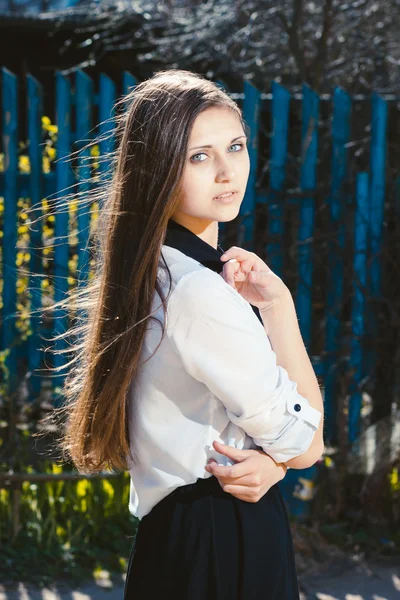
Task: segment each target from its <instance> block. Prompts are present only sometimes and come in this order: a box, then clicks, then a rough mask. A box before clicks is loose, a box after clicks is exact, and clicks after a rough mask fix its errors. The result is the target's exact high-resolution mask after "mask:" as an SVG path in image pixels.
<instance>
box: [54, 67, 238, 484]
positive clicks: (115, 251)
mask: <svg viewBox="0 0 400 600" xmlns="http://www.w3.org/2000/svg"><path fill="white" fill-rule="evenodd" d="M216 106H217V107H225V108H229V109H231V110H232V111H234V112H235V113H236V114H237V115H238V116H239V118H240V120H241V123H242V126H243V129H244V130H245V131H246V124H245V122H244V120H243V118H242V114H241V111H240V108H239V107H238V106H237V104H236V103H235V102H234V101H233V100H232V99H231V98H230V97H229V96H228V94H227V93H226V92H225V91H224V90H222V89H220V88H219V87H218V86H217V85H216V84H215V83H213V82H211V81H209V80H207V79H205V78H204V77H202V76H200V75H198V74H195V73H192V72H190V71H184V70H165V71H160V72H158V73H156V74H155V75H154V76H153V77H151V78H150V79H148V80H145V81H143V82H142V83H140V84H138V85H137V86H136V87H134V88H133V89H132V91H131V92H130V93H129V94H127V95H126V96H124V97H123V98H121V99H120V100H118V102H117V103H116V105H115V107H116V113H117V116H116V121H117V127H116V132H115V136H116V137H115V141H116V146H115V148H116V149H115V151H114V152H113V154H112V161H111V177H110V178H109V183H108V184H107V185H104V186H103V185H102V187H101V189H100V192H99V190H97V191H96V194H97V196H96V199H97V200H99V205H100V211H99V218H98V226H97V230H96V232H95V234H94V236H93V241H94V246H93V249H94V255H95V273H94V276H93V277H92V279H90V278H89V280H87V281H85V282H84V284H83V285H80V286H77V287H76V288H74V289H73V290H72V291H70V292H69V294H68V297H67V298H65V299H64V300H62V301H59V302H58V303H54V304H53V305H52V308H53V309H54V308H57V309H59V308H60V307H61V308H63V307H64V308H67V307H68V308H69V309H70V305H71V303H72V304H74V307H75V308H76V315H75V316H74V319H70V326H69V329H68V331H66V332H63V333H61V334H58V335H57V336H54V337H53V338H51V339H52V340H54V341H57V340H62V339H64V341H66V340H67V339H68V338H69V339H70V340H69V342H68V344H69V346H68V348H65V347H64V348H62V349H60V350H55V351H54V352H55V353H57V352H60V353H63V352H64V353H68V354H70V353H71V355H72V359H71V360H70V361H69V362H67V363H65V364H64V365H63V369H65V368H67V375H66V377H65V380H64V384H63V388H62V392H61V396H62V398H63V404H62V406H61V407H60V408H58V409H55V412H57V414H62V415H63V416H66V418H65V421H64V422H63V426H62V428H61V430H62V434H61V438H60V442H59V443H60V448H61V450H62V453H63V457H64V458H67V459H68V460H72V462H73V463H74V465H75V466H76V468H77V469H78V470H79V471H80V472H85V473H95V472H99V471H100V470H103V469H126V468H127V457H128V456H129V457H130V459H131V460H132V461H133V462H135V456H134V455H133V453H132V445H131V444H130V440H129V431H128V402H130V401H131V398H130V397H129V400H128V393H127V392H128V388H129V386H130V383H131V381H132V380H133V378H135V376H136V374H137V372H138V368H139V367H140V361H139V359H140V355H141V350H142V345H143V341H144V337H145V332H146V320H147V319H148V318H149V317H150V318H154V319H155V317H152V316H151V315H150V314H149V313H150V311H151V305H152V301H153V296H154V293H155V291H156V292H157V294H158V295H159V296H160V298H161V300H162V305H163V309H164V310H165V309H166V301H167V299H168V296H167V298H165V297H163V294H162V289H161V285H160V282H159V281H158V279H157V274H158V268H159V261H160V258H161V248H162V244H163V243H164V240H165V235H166V228H167V224H168V219H169V218H170V217H171V215H172V214H173V213H174V211H175V210H176V208H177V207H178V205H179V199H180V184H181V180H182V174H183V170H184V166H185V160H186V156H187V148H188V140H189V135H190V132H191V129H192V126H193V123H194V121H195V119H196V117H197V116H198V115H199V114H200V113H201V112H202V111H204V110H205V109H207V108H210V107H216ZM118 110H119V112H118ZM99 193H100V195H101V197H99ZM92 200H93V198H92V199H91V201H92ZM165 266H166V265H165ZM166 270H167V272H168V275H169V281H170V289H171V278H170V273H169V271H168V267H166ZM168 295H169V293H168ZM161 325H162V337H163V336H164V334H165V330H164V326H163V324H161ZM55 370H57V369H55ZM53 418H54V414H53Z"/></svg>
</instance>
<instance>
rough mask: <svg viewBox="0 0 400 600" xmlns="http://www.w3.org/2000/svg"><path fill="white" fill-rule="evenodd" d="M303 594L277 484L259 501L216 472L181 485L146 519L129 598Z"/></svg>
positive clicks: (243, 599)
mask: <svg viewBox="0 0 400 600" xmlns="http://www.w3.org/2000/svg"><path fill="white" fill-rule="evenodd" d="M149 598H163V600H299V598H300V595H299V588H298V580H297V574H296V566H295V557H294V549H293V540H292V535H291V530H290V524H289V520H288V515H287V511H286V506H285V504H284V500H283V497H282V494H281V491H280V489H279V487H278V484H275V485H274V486H272V487H271V488H270V489H269V490H268V492H267V493H266V494H264V496H263V497H262V498H261V499H260V500H259V501H258V502H246V501H244V500H240V499H239V498H236V497H235V496H232V495H231V494H229V493H228V492H224V491H223V489H222V488H221V486H220V484H219V481H218V479H217V478H216V477H214V476H211V477H209V478H207V479H198V480H197V481H196V482H195V483H192V484H189V485H184V486H180V487H178V488H176V489H175V490H174V491H173V492H171V494H169V495H168V496H166V497H165V498H163V499H162V500H161V501H160V502H159V503H158V504H156V505H155V506H154V507H153V509H152V510H151V511H150V512H149V513H148V514H147V515H145V516H144V517H143V519H142V520H141V521H140V523H139V526H138V529H137V532H136V536H135V539H134V541H133V546H132V550H131V554H130V557H129V563H128V571H127V576H126V581H125V589H124V600H148V599H149Z"/></svg>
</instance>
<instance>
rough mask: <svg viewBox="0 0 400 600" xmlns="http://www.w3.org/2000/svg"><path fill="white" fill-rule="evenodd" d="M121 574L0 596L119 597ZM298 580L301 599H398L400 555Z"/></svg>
mask: <svg viewBox="0 0 400 600" xmlns="http://www.w3.org/2000/svg"><path fill="white" fill-rule="evenodd" d="M124 578H125V576H124V575H123V576H120V579H116V578H112V577H111V578H110V577H109V576H108V574H107V573H106V572H104V573H103V574H102V576H101V577H100V578H99V579H97V580H96V581H93V582H88V583H85V584H82V585H81V586H78V587H75V588H73V589H72V588H69V587H68V586H66V585H65V584H60V585H56V586H55V587H54V588H45V589H39V588H34V587H32V586H26V585H24V584H23V583H20V584H19V585H18V586H16V587H15V588H14V589H10V590H7V591H6V590H5V589H4V588H2V586H1V584H0V600H122V598H123V587H124ZM299 581H300V589H301V600H400V559H399V560H397V559H393V558H390V559H383V558H382V559H380V558H375V559H373V560H372V561H371V560H364V559H359V558H357V557H353V558H349V557H346V558H345V559H338V558H335V559H334V560H333V561H331V562H330V564H325V565H324V566H323V567H321V566H318V567H314V568H309V569H307V570H306V571H303V572H301V573H299ZM260 600H261V599H260ZM282 600H284V599H283V598H282Z"/></svg>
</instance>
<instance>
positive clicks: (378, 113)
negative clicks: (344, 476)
mask: <svg viewBox="0 0 400 600" xmlns="http://www.w3.org/2000/svg"><path fill="white" fill-rule="evenodd" d="M387 117H388V107H387V102H386V101H385V100H384V99H383V98H381V97H380V96H379V95H378V94H372V124H371V166H370V171H371V183H370V199H369V205H370V209H369V234H368V238H369V269H368V271H369V282H368V288H369V294H370V298H369V301H368V305H367V312H368V317H367V332H368V344H367V347H366V352H365V355H364V356H365V364H364V374H365V375H369V376H370V377H371V376H372V377H374V375H375V368H376V359H377V353H376V347H377V339H378V334H379V329H378V326H379V325H378V318H377V307H378V303H379V301H380V300H381V298H382V289H381V260H380V251H381V248H382V237H383V220H384V209H385V179H386V172H385V171H386V129H387ZM377 409H378V410H377ZM379 409H380V410H379ZM374 413H375V414H374V416H375V417H376V418H377V417H378V415H380V416H383V415H384V414H385V409H384V406H382V403H381V404H380V405H379V403H378V402H375V403H374Z"/></svg>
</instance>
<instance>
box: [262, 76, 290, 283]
mask: <svg viewBox="0 0 400 600" xmlns="http://www.w3.org/2000/svg"><path fill="white" fill-rule="evenodd" d="M289 108H290V94H289V92H288V91H287V90H286V89H285V88H284V87H283V86H281V85H280V84H279V83H276V82H275V81H273V82H272V102H271V128H272V132H271V151H270V179H269V181H270V189H269V192H268V244H267V247H266V256H267V261H268V264H269V266H270V268H271V269H272V270H273V271H274V273H276V274H277V275H279V277H282V276H283V234H284V230H283V227H284V210H285V206H284V202H283V196H282V192H283V189H284V184H285V176H286V160H287V148H288V134H289Z"/></svg>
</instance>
